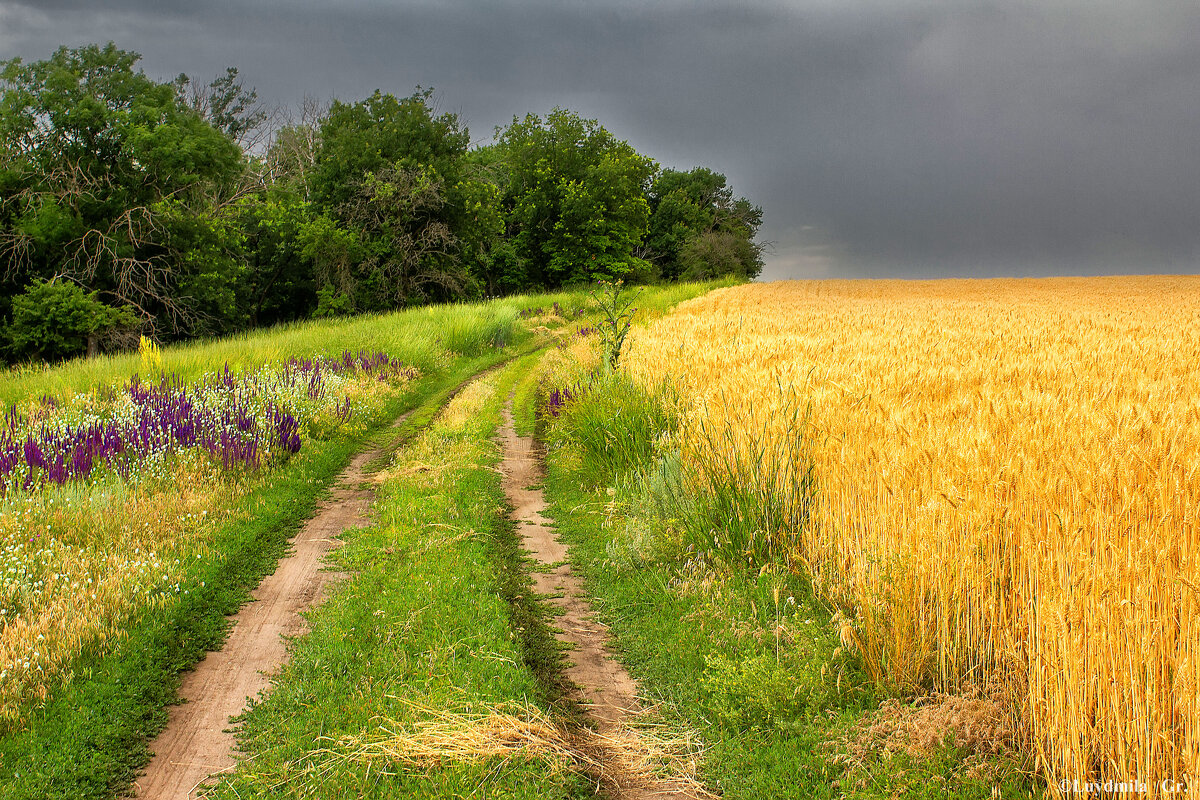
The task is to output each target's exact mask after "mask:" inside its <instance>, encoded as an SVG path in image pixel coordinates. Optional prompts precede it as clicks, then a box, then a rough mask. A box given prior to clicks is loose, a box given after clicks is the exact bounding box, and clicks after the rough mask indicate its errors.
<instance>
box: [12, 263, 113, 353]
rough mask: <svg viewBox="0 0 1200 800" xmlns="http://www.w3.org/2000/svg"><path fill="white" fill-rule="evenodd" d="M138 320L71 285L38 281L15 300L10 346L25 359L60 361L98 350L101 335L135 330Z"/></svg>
mask: <svg viewBox="0 0 1200 800" xmlns="http://www.w3.org/2000/svg"><path fill="white" fill-rule="evenodd" d="M136 324H137V319H136V318H135V317H134V316H133V313H132V312H131V311H130V310H129V309H128V308H127V307H123V308H114V307H113V306H110V305H107V304H106V303H103V302H101V301H100V300H99V299H97V296H96V292H92V293H90V294H88V293H86V292H84V291H83V289H81V288H79V287H78V286H77V285H75V284H73V283H68V282H62V283H55V282H51V281H36V282H34V283H33V284H31V285H30V286H29V287H28V288H27V289H26V290H25V293H24V294H21V295H18V296H17V297H14V298H13V304H12V322H11V323H10V324H9V326H8V347H9V351H10V352H11V354H12V355H13V356H14V357H15V358H17V359H18V360H20V359H41V360H44V361H60V360H62V359H66V358H72V357H74V356H78V355H82V354H84V353H86V352H89V350H91V349H92V347H91V346H92V345H93V344H94V343H95V342H96V341H97V340H98V338H99V337H101V336H104V335H107V334H110V333H112V332H114V331H116V330H119V329H121V328H132V327H134V326H135V325H136Z"/></svg>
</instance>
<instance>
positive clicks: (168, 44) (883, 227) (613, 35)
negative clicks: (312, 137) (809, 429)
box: [0, 0, 1200, 277]
mask: <svg viewBox="0 0 1200 800" xmlns="http://www.w3.org/2000/svg"><path fill="white" fill-rule="evenodd" d="M108 39H113V40H115V41H116V42H117V44H118V45H119V46H121V47H125V48H129V49H133V50H137V51H138V52H141V53H142V54H143V55H144V56H145V58H144V61H143V66H144V68H145V69H146V71H147V72H148V73H150V74H152V75H155V76H158V77H170V76H172V75H174V74H176V73H178V72H188V73H190V74H195V75H201V76H206V75H213V74H216V73H217V72H219V71H220V70H222V69H223V67H224V66H225V65H226V64H233V65H237V66H238V67H240V68H241V71H242V75H243V77H244V78H245V79H246V80H247V82H248V83H251V84H254V85H256V86H257V87H258V89H259V92H260V95H262V96H263V97H266V98H270V99H273V100H277V101H281V102H287V103H295V102H296V101H297V100H299V99H300V97H301V96H303V95H304V94H309V95H313V96H317V97H328V96H330V95H336V96H338V97H341V98H344V99H357V98H359V97H362V96H364V95H366V94H368V93H370V92H371V91H372V90H374V89H375V88H381V89H384V90H385V91H392V92H394V93H397V94H402V93H407V92H409V91H411V89H412V88H413V87H414V86H416V85H417V84H420V85H424V86H434V87H436V88H437V90H438V93H439V98H440V102H441V104H442V107H443V108H445V109H447V110H451V111H457V112H459V113H461V114H462V115H463V116H464V117H465V118H466V119H467V120H468V122H469V123H470V126H471V130H472V133H473V135H474V137H475V138H476V139H477V140H486V139H488V138H489V137H490V134H491V130H492V128H493V127H494V126H495V125H500V124H504V123H506V122H507V121H509V120H510V119H511V118H512V116H513V115H514V114H524V113H525V112H527V111H534V112H539V113H541V112H545V111H547V110H549V109H550V108H551V107H553V106H554V105H563V106H566V107H569V108H572V109H574V110H577V111H580V112H581V113H584V114H586V115H588V116H595V117H598V118H599V119H600V120H601V121H602V122H604V124H605V125H606V126H607V127H609V128H610V129H611V130H613V131H614V132H615V133H617V134H618V135H619V136H621V137H622V138H627V139H629V140H630V142H631V143H632V144H634V145H635V146H636V147H638V148H639V149H641V150H642V151H643V152H646V153H648V154H650V155H652V156H654V157H655V158H657V159H659V160H660V161H661V162H662V163H664V164H668V165H674V166H679V167H690V166H693V165H695V164H705V165H708V166H711V167H713V168H715V169H718V170H721V171H723V172H725V173H726V174H727V175H729V177H730V179H731V180H732V182H733V183H734V186H735V188H736V189H737V190H738V191H739V192H740V193H743V194H746V195H747V196H749V197H751V198H752V199H753V200H754V201H755V202H757V203H760V204H761V205H763V207H764V209H765V211H766V224H765V226H764V230H763V233H764V235H765V237H766V238H768V239H771V240H774V241H775V242H776V251H775V255H774V257H773V258H772V259H771V261H770V264H769V267H768V270H767V275H768V276H774V277H778V276H782V275H785V274H798V275H825V274H828V275H867V274H872V275H884V274H896V275H906V276H917V275H940V274H960V275H967V274H989V273H1004V274H1038V273H1062V272H1106V271H1122V272H1136V271H1156V270H1171V271H1187V272H1193V271H1195V270H1196V259H1197V256H1200V225H1198V224H1197V219H1198V217H1200V157H1198V156H1200V152H1198V151H1200V147H1198V146H1197V142H1198V141H1200V137H1198V136H1197V128H1198V126H1197V123H1198V122H1200V120H1198V119H1197V115H1198V109H1200V9H1198V8H1197V7H1196V6H1195V5H1194V4H1193V3H1190V2H1189V3H1182V2H1180V3H1172V2H1155V3H1137V4H1133V3H1118V2H1106V1H1101V0H1091V1H1090V2H1053V1H1052V0H1045V2H1036V3H1035V2H1011V1H1010V2H1003V3H1001V2H996V3H963V2H957V1H955V2H949V1H947V0H943V1H942V2H918V1H917V0H913V1H912V2H903V1H901V0H893V1H892V2H887V1H886V0H873V1H867V2H858V3H855V2H850V0H845V1H844V2H837V1H836V0H823V1H821V2H818V1H816V0H813V1H812V2H794V3H764V2H760V3H755V4H730V3H718V2H701V3H694V2H690V3H684V2H656V3H635V2H610V3H601V2H591V3H583V2H557V1H555V0H543V2H535V1H533V0H524V1H521V2H516V1H514V2H494V3H474V2H471V3H468V2H457V3H453V2H452V3H446V2H424V3H421V2H405V3H391V2H364V1H361V0H360V1H359V2H343V3H337V4H331V3H317V2H286V3H285V2H282V0H279V1H278V2H258V3H253V4H247V3H234V2H195V1H193V2H154V3H142V2H134V0H124V1H123V2H122V1H120V0H107V1H106V2H94V1H92V2H83V1H82V0H49V1H45V0H43V1H39V2H36V3H35V2H28V3H14V2H8V3H4V2H0V57H9V56H12V55H20V56H22V57H25V58H27V59H28V58H42V57H45V56H46V55H47V54H48V53H49V52H50V51H51V50H52V49H53V48H54V47H55V46H57V45H58V44H72V45H75V44H79V43H83V42H87V41H106V40H108Z"/></svg>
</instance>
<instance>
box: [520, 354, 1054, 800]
mask: <svg viewBox="0 0 1200 800" xmlns="http://www.w3.org/2000/svg"><path fill="white" fill-rule="evenodd" d="M551 374H553V370H551ZM536 379H537V378H536V377H531V378H530V380H531V381H532V380H536ZM592 380H593V383H592V385H591V386H590V388H583V389H581V388H578V387H579V386H580V384H575V386H576V387H577V388H576V389H575V390H574V391H575V397H574V398H573V399H572V401H571V403H570V404H569V405H568V407H567V408H566V410H565V411H564V412H563V413H564V417H563V418H562V419H560V420H559V422H557V423H555V424H552V425H551V426H550V427H549V432H548V434H547V435H548V438H549V450H550V456H549V462H550V463H549V466H548V475H547V480H546V496H547V499H548V501H549V503H550V508H549V510H548V512H547V515H548V516H550V517H551V518H553V519H554V520H555V522H556V524H557V527H558V531H559V535H560V537H561V538H562V540H563V541H564V542H565V543H567V544H568V545H569V546H570V547H571V560H572V565H573V567H574V568H575V570H576V571H577V572H578V573H579V574H581V575H582V576H583V577H584V579H585V584H586V587H587V589H588V592H589V594H590V595H591V596H592V597H593V598H594V600H593V605H594V606H595V607H596V609H597V611H598V615H599V617H600V619H601V621H602V622H604V623H606V624H607V625H608V626H610V633H611V634H612V636H613V641H614V645H615V647H616V648H617V650H618V652H619V653H620V655H621V658H622V660H623V661H624V662H625V664H626V666H627V667H628V668H629V670H630V672H631V674H632V675H633V676H634V677H635V678H636V679H638V681H639V682H640V689H641V693H642V695H643V697H644V698H646V700H647V701H648V702H650V703H651V704H652V708H653V710H654V714H657V715H659V716H660V717H661V721H662V722H664V723H666V724H668V725H670V724H679V725H681V726H683V727H686V728H689V729H691V730H694V731H698V732H699V734H700V736H701V737H702V738H703V739H704V740H705V742H706V743H707V745H708V747H707V750H706V752H705V757H704V769H703V772H702V774H701V777H702V779H703V780H704V781H705V783H706V784H707V785H708V787H709V788H710V789H712V790H714V791H719V792H720V793H721V795H722V796H723V797H725V798H730V799H732V798H747V800H749V799H750V798H785V797H787V798H790V797H811V798H859V797H861V798H866V797H928V798H933V797H939V798H940V797H962V798H988V797H1026V796H1029V795H1031V794H1036V793H1037V792H1038V790H1037V787H1036V784H1035V783H1034V782H1033V781H1031V780H1030V778H1029V777H1028V776H1027V775H1026V774H1024V773H1023V772H1022V770H1021V769H1020V768H1019V767H1018V765H1017V764H1016V762H1015V761H1014V760H1012V759H1011V757H1005V756H997V755H995V754H993V753H991V752H988V751H986V747H987V746H988V745H990V742H989V741H986V739H987V737H986V733H987V732H986V731H981V729H982V728H983V727H985V726H982V725H979V726H976V727H975V729H972V724H973V718H972V715H975V714H978V713H979V709H981V708H985V707H986V705H987V703H986V701H984V700H979V701H973V700H971V699H964V698H940V699H939V698H934V699H929V700H927V701H925V706H928V707H927V708H926V707H925V706H922V707H921V708H917V707H915V706H913V705H909V704H907V703H905V702H903V701H902V700H900V699H893V700H889V701H887V702H886V703H885V704H884V706H883V708H882V709H881V708H880V702H879V701H880V700H882V699H883V698H881V697H879V696H877V694H876V692H875V691H874V690H873V689H872V688H871V687H870V684H869V681H868V679H867V677H866V675H865V674H864V673H863V671H862V669H861V665H859V664H857V663H856V659H855V658H854V657H852V655H851V653H850V652H848V648H846V647H845V646H844V643H843V642H841V641H840V637H839V628H838V625H837V624H836V621H835V620H834V619H833V618H832V617H831V614H830V612H829V610H827V609H826V608H824V607H822V606H821V604H819V603H818V602H816V601H815V600H814V599H813V595H812V592H811V589H810V587H809V586H808V585H807V582H806V580H805V578H804V576H802V575H798V574H793V573H791V572H789V571H788V570H787V569H785V568H784V567H782V566H781V565H779V564H774V563H771V562H766V563H762V564H756V565H755V566H754V567H753V568H751V567H747V566H746V564H745V562H744V560H743V561H742V562H741V563H738V564H733V565H731V564H729V563H726V562H722V561H719V560H714V559H712V558H709V557H704V556H701V555H699V554H698V550H697V549H696V548H695V547H694V546H692V547H689V546H688V545H687V542H686V538H685V536H684V535H683V534H682V530H683V529H684V527H685V526H684V525H683V524H682V520H681V519H678V518H673V515H674V514H676V513H683V514H686V513H689V512H688V508H698V507H703V506H704V504H703V503H701V502H698V500H697V498H690V500H689V499H688V498H684V500H685V502H684V503H683V504H682V505H680V504H678V503H676V505H675V507H674V508H673V509H667V510H666V513H664V508H663V506H662V505H661V502H660V501H661V500H662V498H663V497H664V492H663V486H662V484H663V483H664V481H665V482H667V483H669V484H670V485H671V486H673V487H674V490H675V491H679V489H680V487H681V484H679V483H678V482H677V480H678V479H677V477H676V479H675V480H672V479H671V477H670V475H669V473H670V461H671V454H672V452H673V449H672V448H673V444H672V442H671V438H670V434H669V431H670V429H671V425H672V423H671V422H670V412H669V411H667V410H666V409H665V407H664V405H663V404H662V403H663V401H662V400H661V399H660V398H654V397H652V396H649V395H647V394H646V393H645V392H642V391H640V390H637V389H636V387H633V386H632V385H631V384H630V383H629V382H628V381H625V380H623V378H622V376H620V375H616V376H611V375H610V376H603V375H600V376H597V377H594V378H593V379H592ZM527 424H528V423H527ZM676 457H677V456H676ZM742 488H743V489H744V488H745V487H742ZM752 488H753V487H751V489H752ZM726 489H727V490H728V491H731V492H732V491H739V487H736V486H729V487H726ZM667 494H669V492H668V493H667ZM710 524H711V525H712V526H713V529H712V530H711V531H710V533H709V535H710V536H716V535H724V534H723V533H722V531H724V530H725V529H726V528H728V527H729V526H730V525H731V524H733V521H732V520H731V519H712V520H710ZM943 701H944V702H943ZM981 732H982V733H984V734H985V735H984V736H980V733H981ZM944 734H946V735H944ZM947 735H948V736H947ZM955 735H959V737H960V738H959V739H954V738H952V737H953V736H955ZM964 744H966V745H967V746H965V747H964V746H963V745H964ZM977 744H978V745H983V747H984V749H983V750H980V749H978V748H976V747H975V745H977Z"/></svg>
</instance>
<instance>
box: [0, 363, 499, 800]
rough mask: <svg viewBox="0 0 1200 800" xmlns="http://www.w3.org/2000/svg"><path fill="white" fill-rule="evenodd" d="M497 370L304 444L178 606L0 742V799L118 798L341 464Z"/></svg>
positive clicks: (130, 627)
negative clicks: (403, 416) (200, 666)
mask: <svg viewBox="0 0 1200 800" xmlns="http://www.w3.org/2000/svg"><path fill="white" fill-rule="evenodd" d="M497 359H498V355H493V356H491V358H490V359H471V360H464V361H463V363H461V364H457V365H455V367H456V368H455V369H453V370H452V371H450V372H448V373H446V374H444V375H442V376H439V377H437V378H430V379H427V380H423V381H420V382H418V384H417V385H416V386H414V387H413V390H412V391H411V392H410V393H409V394H407V395H406V396H404V397H402V398H398V399H396V400H394V401H392V402H391V403H389V404H388V405H387V406H386V407H384V408H381V409H380V410H379V411H378V412H377V414H376V415H375V416H374V418H373V420H372V422H373V426H372V428H371V430H370V433H369V434H367V435H364V436H359V437H355V438H353V439H342V440H337V441H331V442H316V441H313V442H310V443H309V445H308V446H307V447H306V448H305V449H304V450H303V451H302V452H301V454H300V455H298V456H297V457H295V458H294V459H292V461H290V462H289V464H288V465H287V466H286V467H285V468H284V469H282V470H280V471H279V472H277V473H274V474H272V475H270V476H268V477H267V478H266V479H265V481H264V483H263V484H262V485H261V486H259V487H258V488H257V489H255V490H254V491H252V492H251V493H250V494H249V495H247V496H246V497H244V498H243V499H242V501H241V502H240V504H239V508H238V509H237V510H236V512H235V514H234V515H233V520H232V522H230V523H229V524H227V525H226V526H225V527H224V528H223V529H222V530H220V531H219V533H218V534H217V536H216V538H215V540H214V542H213V545H214V550H215V551H217V552H219V553H221V554H222V557H221V558H220V559H213V560H208V561H200V562H197V564H196V565H195V566H194V568H193V570H192V571H191V573H190V574H189V575H188V577H187V579H186V581H185V583H186V584H187V585H189V586H190V587H191V590H190V592H189V594H187V595H185V596H181V597H180V598H179V599H178V600H177V601H176V602H173V603H171V604H169V605H166V606H160V607H156V608H152V609H150V610H142V611H140V612H138V613H137V614H135V616H133V618H131V619H130V620H129V621H128V623H127V625H126V631H127V635H126V637H125V638H123V639H122V640H121V641H120V642H119V643H117V644H115V645H114V646H113V647H112V648H111V649H110V650H109V651H108V652H91V653H88V654H87V655H85V656H84V657H81V658H80V659H78V660H77V663H75V664H73V665H72V668H71V670H70V671H71V672H72V673H73V675H74V677H73V678H72V679H71V680H70V681H69V682H67V684H66V685H65V686H63V687H61V688H60V689H58V690H57V691H55V692H54V694H53V695H52V696H51V699H50V700H49V702H47V703H46V704H45V705H44V706H42V707H40V708H39V707H31V708H30V709H29V711H28V713H27V714H25V715H23V719H22V722H23V725H22V727H21V728H20V729H18V730H14V731H10V732H9V733H8V734H7V735H5V736H3V737H0V797H4V798H10V797H11V798H30V800H33V799H34V798H59V797H61V798H107V797H112V796H114V794H116V793H117V792H118V791H120V790H121V789H123V788H124V787H126V786H128V785H129V784H130V782H131V781H132V779H133V777H134V775H135V774H136V771H137V769H139V768H140V767H141V766H142V765H143V764H144V763H145V762H146V761H147V760H148V750H147V744H146V743H147V740H148V738H149V737H151V736H152V735H153V734H154V733H156V732H157V731H158V730H160V729H161V728H162V726H163V725H164V724H165V722H166V716H167V707H168V706H169V705H170V704H171V703H173V702H174V701H175V692H176V688H177V686H178V683H179V679H180V675H181V673H182V671H184V670H186V669H187V668H189V667H190V666H191V665H192V664H193V663H195V662H196V661H197V660H199V659H200V658H202V657H203V656H204V654H205V652H207V651H209V650H214V649H218V648H219V647H220V644H221V642H222V641H223V640H224V637H225V633H226V629H227V622H226V615H229V614H233V613H235V612H236V611H237V609H238V608H239V607H240V606H241V604H242V603H243V602H245V601H246V600H247V599H248V598H249V591H250V590H251V589H252V588H253V587H254V586H256V585H257V584H258V582H259V581H260V580H261V579H262V577H263V576H265V575H267V574H269V573H271V572H272V571H274V569H275V564H276V562H277V561H278V559H279V557H280V556H281V555H283V554H284V552H285V551H286V548H287V541H288V539H289V538H290V537H291V535H292V534H293V533H294V532H295V531H296V529H297V528H298V527H299V526H300V525H301V524H302V523H303V521H304V520H305V519H307V518H308V517H309V516H311V514H312V512H313V510H314V509H315V506H316V504H317V502H318V501H319V500H320V499H321V497H322V496H324V494H325V488H326V487H327V486H328V485H329V483H330V482H331V481H332V480H333V479H334V478H335V477H336V476H337V474H338V473H339V472H340V471H341V469H342V468H343V467H344V466H345V464H346V462H347V461H348V460H349V458H350V456H351V455H352V454H353V453H355V452H357V451H358V450H360V449H362V448H363V447H364V446H365V445H366V443H367V440H368V439H369V438H370V437H371V436H394V435H395V433H394V432H393V431H392V430H391V429H390V427H389V426H387V423H388V422H389V421H390V420H392V419H394V418H395V416H397V415H398V414H399V413H401V412H402V411H403V410H404V409H406V408H412V407H414V406H416V405H418V404H420V403H422V402H425V403H428V402H429V401H430V399H432V400H433V402H439V401H440V399H444V397H445V395H446V393H447V392H448V391H449V389H450V388H452V387H453V386H455V385H457V384H458V383H459V382H460V381H461V380H462V379H464V378H465V377H467V376H468V375H470V374H472V372H473V371H476V370H478V369H480V368H482V367H483V366H487V365H488V363H489V362H494V361H495V360H497ZM202 583H203V586H201V584H202Z"/></svg>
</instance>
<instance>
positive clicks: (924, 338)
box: [625, 277, 1200, 795]
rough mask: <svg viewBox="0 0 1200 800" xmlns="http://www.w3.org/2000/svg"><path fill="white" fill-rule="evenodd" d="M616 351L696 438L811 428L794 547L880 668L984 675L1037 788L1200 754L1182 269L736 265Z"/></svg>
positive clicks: (689, 438) (1198, 546)
mask: <svg viewBox="0 0 1200 800" xmlns="http://www.w3.org/2000/svg"><path fill="white" fill-rule="evenodd" d="M625 358H626V361H625V363H626V364H627V366H628V368H629V370H630V372H631V374H632V375H633V376H634V377H635V379H637V380H639V381H642V382H644V383H646V384H656V383H658V382H660V381H662V380H664V379H669V380H671V381H673V382H674V383H675V385H676V387H677V388H678V391H679V395H680V397H681V402H682V403H683V405H684V406H685V407H686V419H687V420H688V424H687V425H685V429H684V433H683V439H684V441H683V447H684V452H685V456H686V457H688V458H693V459H698V458H705V457H706V454H705V453H704V447H705V446H709V447H711V446H713V445H712V443H713V442H724V443H725V446H733V447H736V446H738V445H737V442H738V441H739V438H738V437H746V436H750V435H751V432H753V431H760V432H761V431H764V430H765V431H766V433H767V436H768V437H769V438H775V439H777V440H779V441H782V440H784V439H785V438H787V437H802V438H803V440H804V448H803V451H804V452H806V453H807V454H808V457H809V458H811V462H812V465H813V467H814V468H815V475H816V482H817V491H816V497H815V500H814V501H813V505H812V509H811V514H810V515H809V517H808V523H807V524H806V525H805V526H804V529H803V530H800V531H791V532H789V539H788V542H789V544H788V550H789V561H790V562H791V563H792V564H793V565H794V566H795V567H796V568H797V569H806V570H807V571H808V572H809V573H810V574H811V575H812V578H813V583H814V586H815V587H816V590H817V591H818V592H819V593H820V594H821V595H822V596H823V597H824V598H826V599H827V600H828V601H829V602H831V603H832V604H835V605H836V606H837V607H838V608H839V609H840V610H841V612H840V614H839V616H838V617H837V619H839V620H840V621H841V624H842V635H843V641H844V642H845V643H846V644H847V646H851V647H854V648H856V649H857V650H858V651H859V652H860V653H861V655H862V658H863V661H864V663H865V665H866V667H867V669H868V670H869V671H870V673H871V674H872V676H873V677H874V678H875V680H876V681H878V682H879V683H880V684H881V685H884V686H886V687H889V688H891V689H893V690H896V691H901V692H904V691H921V690H927V689H938V690H945V691H963V690H964V689H966V688H967V687H977V688H980V689H983V690H984V691H986V692H989V693H991V694H992V695H994V696H997V697H999V698H1001V699H1002V701H1003V702H1004V704H1005V706H1006V708H1008V709H1009V713H1010V714H1011V715H1012V718H1013V721H1014V723H1015V725H1016V727H1017V730H1018V731H1019V734H1020V738H1021V740H1022V741H1021V744H1022V746H1023V747H1024V748H1025V750H1026V751H1027V753H1028V754H1029V755H1030V756H1031V758H1032V762H1033V764H1034V765H1035V766H1036V768H1037V769H1038V770H1039V771H1040V772H1041V773H1042V774H1043V775H1044V776H1045V777H1046V778H1047V780H1048V782H1049V786H1050V791H1051V793H1052V794H1054V795H1061V794H1062V792H1061V790H1060V789H1059V787H1058V782H1059V781H1064V780H1065V781H1079V782H1080V783H1083V782H1085V781H1105V780H1111V781H1135V780H1140V781H1143V782H1144V783H1145V784H1146V785H1147V786H1148V787H1149V791H1150V792H1151V793H1152V794H1153V793H1157V792H1158V791H1160V787H1161V786H1162V785H1163V781H1168V782H1177V783H1179V784H1183V783H1185V782H1186V781H1187V778H1188V776H1189V775H1196V774H1197V771H1198V770H1200V703H1198V702H1197V698H1198V685H1197V678H1198V677H1200V663H1198V661H1197V659H1198V658H1200V620H1198V619H1197V612H1198V611H1200V535H1198V528H1197V507H1198V505H1200V369H1198V365H1200V277H1105V278H1055V279H1020V280H1018V279H1000V280H975V281H965V280H964V281H952V280H946V281H924V282H910V281H792V282H781V283H774V284H758V285H747V286H739V287H734V288H729V289H723V290H720V291H717V292H714V293H711V294H709V295H707V296H705V297H702V298H699V299H696V300H692V301H689V302H687V303H684V304H682V305H681V306H680V307H679V308H678V310H676V311H675V312H674V313H672V314H671V315H669V316H667V317H665V318H663V319H661V320H659V321H657V322H655V323H654V324H652V325H650V326H649V327H648V328H646V329H644V330H642V331H638V332H637V333H636V334H634V336H633V338H632V340H631V344H630V346H629V352H628V354H627V355H626V357H625ZM797 403H802V404H804V405H805V407H806V408H807V409H808V414H807V416H804V417H799V419H801V423H800V424H786V423H784V422H783V420H795V419H798V417H797V415H796V414H795V413H794V412H795V406H796V404H797ZM714 431H718V432H723V433H725V434H729V435H728V436H722V435H717V436H714V435H713V432H714ZM705 443H708V444H707V445H706V444H705ZM730 443H732V444H730ZM768 452H770V450H769V449H768ZM778 452H796V449H795V448H792V449H790V450H789V449H787V448H780V449H779V450H778ZM709 456H710V457H711V454H709ZM795 468H796V465H785V468H784V469H783V470H782V471H781V472H780V473H779V474H789V473H788V471H789V470H791V474H795ZM1195 786H1196V784H1195V782H1194V781H1193V783H1192V787H1193V788H1195Z"/></svg>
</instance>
